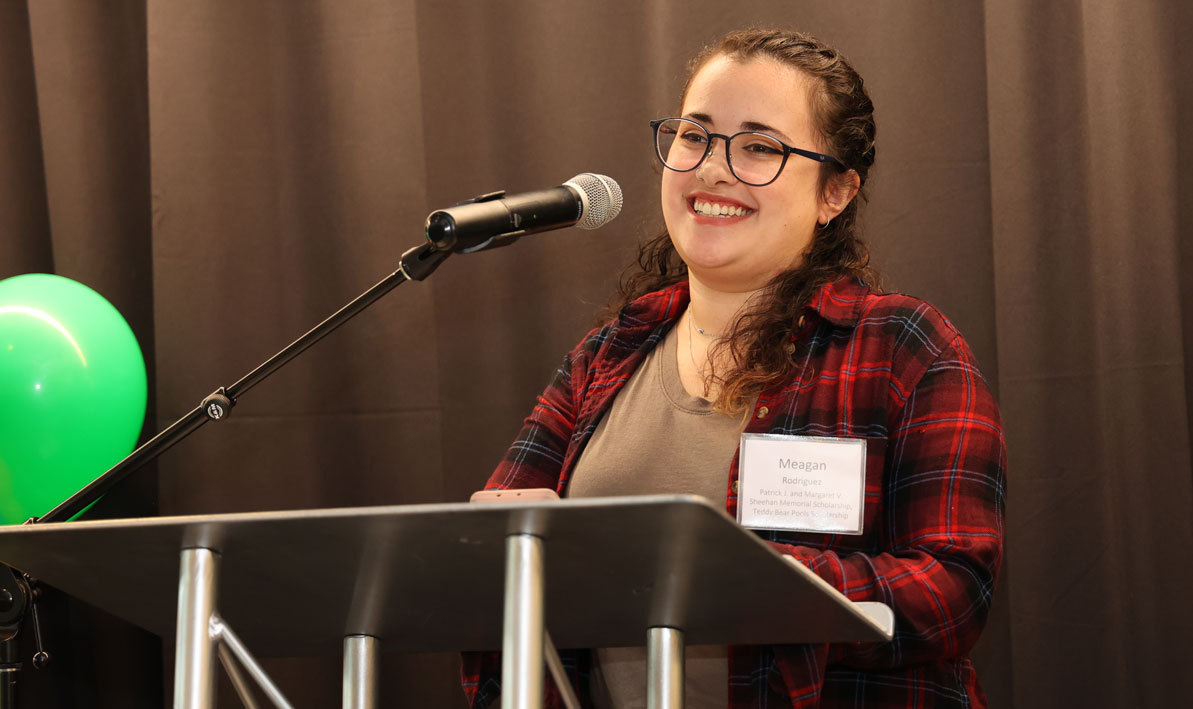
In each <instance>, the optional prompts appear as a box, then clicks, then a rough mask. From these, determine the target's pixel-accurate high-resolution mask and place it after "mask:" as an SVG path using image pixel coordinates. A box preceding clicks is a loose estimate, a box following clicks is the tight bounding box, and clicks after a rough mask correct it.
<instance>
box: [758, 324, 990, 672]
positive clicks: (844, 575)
mask: <svg viewBox="0 0 1193 709" xmlns="http://www.w3.org/2000/svg"><path fill="white" fill-rule="evenodd" d="M896 420H897V425H896V426H895V428H894V429H893V432H892V434H891V435H890V439H889V441H888V444H887V460H886V464H885V478H884V484H883V500H882V504H883V506H884V511H883V512H882V513H881V514H880V516H879V521H878V524H880V525H882V527H881V529H880V530H879V542H880V546H881V548H882V551H881V553H878V554H874V555H869V554H862V553H853V554H848V555H838V554H837V553H836V552H834V551H832V550H819V549H812V548H809V547H804V546H790V545H784V544H777V545H776V546H778V547H779V550H780V551H781V552H783V553H787V554H791V555H793V556H795V557H796V558H797V559H799V560H801V561H802V562H803V563H805V564H807V565H808V566H809V567H810V568H811V569H812V570H813V571H815V572H816V574H817V575H819V576H820V577H821V578H823V579H825V580H826V581H828V582H829V583H831V584H832V585H833V586H834V587H835V588H836V589H837V590H839V591H841V592H842V593H843V594H845V596H846V597H848V598H849V599H850V600H852V601H879V602H882V603H886V604H887V605H889V606H891V607H892V608H893V609H894V612H895V634H894V638H893V640H892V641H891V642H889V643H856V644H848V645H846V644H842V645H833V646H831V648H830V650H829V654H828V656H827V658H826V659H827V662H829V663H833V662H840V663H843V664H846V665H849V666H852V667H857V668H861V669H893V668H900V667H906V666H909V665H914V664H918V663H922V662H929V661H933V660H942V659H947V658H953V657H959V656H963V655H965V654H966V653H968V652H969V650H970V649H971V648H972V647H973V645H974V643H975V642H976V641H977V639H978V635H979V634H980V632H981V630H982V627H983V625H984V624H985V620H986V616H987V613H988V611H989V609H990V601H991V596H992V594H993V591H994V584H995V580H996V577H997V574H998V569H999V566H1000V564H1001V562H1002V549H1003V537H1004V525H1003V522H1004V515H1005V468H1006V448H1005V442H1004V439H1003V435H1002V429H1001V425H1000V421H999V413H998V407H997V405H996V404H995V402H994V399H993V396H992V395H991V394H990V391H989V389H988V388H987V386H986V383H985V380H984V379H983V378H982V376H981V374H980V373H979V372H978V369H977V366H976V364H975V362H974V358H973V355H972V353H971V352H970V350H969V347H968V345H967V344H966V343H965V341H964V340H963V339H962V338H961V337H960V335H956V334H955V336H954V338H953V339H952V341H951V342H950V343H949V344H948V346H947V347H945V348H944V349H943V350H942V351H941V353H940V355H939V356H937V357H936V358H935V360H934V361H932V362H931V363H930V364H929V365H928V366H927V368H926V369H925V370H924V373H923V376H922V377H921V378H920V379H919V381H918V383H916V385H915V387H914V389H913V390H912V392H911V395H910V396H909V397H908V399H907V400H906V402H905V403H904V405H903V407H902V411H901V412H897V413H896ZM822 657H823V656H822ZM822 666H823V665H822Z"/></svg>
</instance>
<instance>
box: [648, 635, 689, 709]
mask: <svg viewBox="0 0 1193 709" xmlns="http://www.w3.org/2000/svg"><path fill="white" fill-rule="evenodd" d="M646 709H683V631H682V630H679V629H678V628H650V629H649V630H647V631H646Z"/></svg>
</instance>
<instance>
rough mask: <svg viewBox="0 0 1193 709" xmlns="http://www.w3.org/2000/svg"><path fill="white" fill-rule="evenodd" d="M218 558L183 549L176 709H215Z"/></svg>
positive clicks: (175, 680) (175, 678)
mask: <svg viewBox="0 0 1193 709" xmlns="http://www.w3.org/2000/svg"><path fill="white" fill-rule="evenodd" d="M219 558H220V557H219V554H217V553H215V552H214V551H212V550H211V549H183V550H182V568H181V571H180V573H179V578H178V640H177V644H176V646H175V654H174V709H211V707H214V706H215V646H216V640H215V638H214V637H213V636H212V634H211V631H210V623H211V616H212V613H213V612H214V611H215V591H216V580H217V578H218V571H219Z"/></svg>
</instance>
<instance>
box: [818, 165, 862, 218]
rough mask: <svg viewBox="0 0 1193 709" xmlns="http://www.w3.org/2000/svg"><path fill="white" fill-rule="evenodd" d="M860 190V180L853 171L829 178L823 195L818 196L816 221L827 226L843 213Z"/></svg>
mask: <svg viewBox="0 0 1193 709" xmlns="http://www.w3.org/2000/svg"><path fill="white" fill-rule="evenodd" d="M861 188H862V179H861V178H860V177H858V175H857V172H856V171H855V170H847V171H845V173H844V174H841V175H833V176H832V177H830V178H829V179H828V180H827V181H826V182H825V183H824V193H823V194H821V195H820V213H819V214H817V215H816V216H817V221H819V222H820V223H821V224H828V223H829V222H830V221H832V220H833V219H835V218H836V217H837V215H838V214H840V213H841V212H843V211H845V208H846V207H848V206H849V203H850V201H852V200H853V198H854V197H856V196H857V193H858V190H860V189H861Z"/></svg>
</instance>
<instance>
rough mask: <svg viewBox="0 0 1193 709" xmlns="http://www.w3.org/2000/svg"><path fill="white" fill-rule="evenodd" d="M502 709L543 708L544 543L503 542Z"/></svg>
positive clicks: (524, 538) (514, 538) (515, 538)
mask: <svg viewBox="0 0 1193 709" xmlns="http://www.w3.org/2000/svg"><path fill="white" fill-rule="evenodd" d="M501 651H502V656H501V709H542V706H543V540H542V539H539V538H538V537H535V536H532V535H529V534H512V535H510V536H508V537H506V539H505V617H504V625H503V628H502V643H501Z"/></svg>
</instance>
